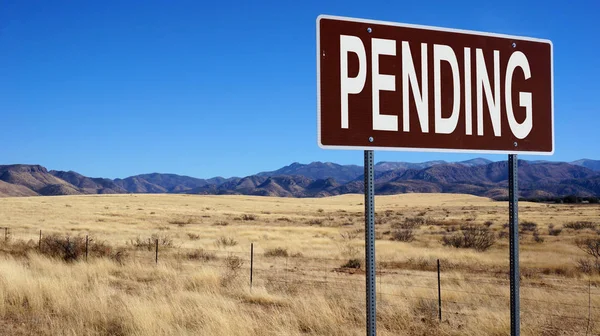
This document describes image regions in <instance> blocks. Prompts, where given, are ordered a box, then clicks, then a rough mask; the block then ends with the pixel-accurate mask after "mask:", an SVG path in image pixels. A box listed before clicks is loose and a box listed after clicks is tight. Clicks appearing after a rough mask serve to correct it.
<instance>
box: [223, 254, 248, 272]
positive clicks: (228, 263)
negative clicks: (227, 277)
mask: <svg viewBox="0 0 600 336" xmlns="http://www.w3.org/2000/svg"><path fill="white" fill-rule="evenodd" d="M242 266H244V260H243V259H242V258H240V257H238V256H234V255H229V256H227V258H225V267H226V268H227V270H229V271H232V272H237V271H239V270H240V269H241V268H242Z"/></svg>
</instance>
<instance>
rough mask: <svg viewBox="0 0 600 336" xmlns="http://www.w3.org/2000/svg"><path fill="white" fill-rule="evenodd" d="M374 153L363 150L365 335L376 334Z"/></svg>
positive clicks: (371, 335) (372, 335) (373, 335)
mask: <svg viewBox="0 0 600 336" xmlns="http://www.w3.org/2000/svg"><path fill="white" fill-rule="evenodd" d="M373 156H374V154H373V151H372V150H366V151H365V166H364V167H365V263H366V270H367V272H366V273H365V275H366V280H367V282H366V292H367V298H366V299H367V336H375V335H377V319H376V311H377V303H376V296H375V295H376V293H377V291H376V289H375V188H374V184H375V183H374V179H375V178H374V165H373V160H374V158H373Z"/></svg>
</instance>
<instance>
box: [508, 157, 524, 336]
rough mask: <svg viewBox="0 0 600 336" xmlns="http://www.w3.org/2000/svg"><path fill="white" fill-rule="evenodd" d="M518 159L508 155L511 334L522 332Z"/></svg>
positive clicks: (513, 335) (517, 335)
mask: <svg viewBox="0 0 600 336" xmlns="http://www.w3.org/2000/svg"><path fill="white" fill-rule="evenodd" d="M517 175H518V160H517V155H516V154H509V155H508V208H509V215H508V219H509V239H510V242H509V249H510V335H511V336H519V335H520V334H521V317H520V315H519V311H520V309H519V308H520V307H519V306H520V305H519V188H518V186H517Z"/></svg>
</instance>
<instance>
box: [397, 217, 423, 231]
mask: <svg viewBox="0 0 600 336" xmlns="http://www.w3.org/2000/svg"><path fill="white" fill-rule="evenodd" d="M425 223H427V220H426V219H425V218H423V217H406V218H404V223H401V224H400V225H399V226H400V227H401V228H402V229H417V228H419V227H421V225H425Z"/></svg>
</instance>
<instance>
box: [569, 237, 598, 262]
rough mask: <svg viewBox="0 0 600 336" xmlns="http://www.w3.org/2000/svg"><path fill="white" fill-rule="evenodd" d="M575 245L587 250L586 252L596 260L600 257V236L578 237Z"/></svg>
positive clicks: (584, 250)
mask: <svg viewBox="0 0 600 336" xmlns="http://www.w3.org/2000/svg"><path fill="white" fill-rule="evenodd" d="M575 245H577V247H579V249H581V250H582V251H583V252H585V254H587V255H589V256H591V257H594V258H595V259H596V260H598V258H600V238H585V239H578V240H576V241H575Z"/></svg>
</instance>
